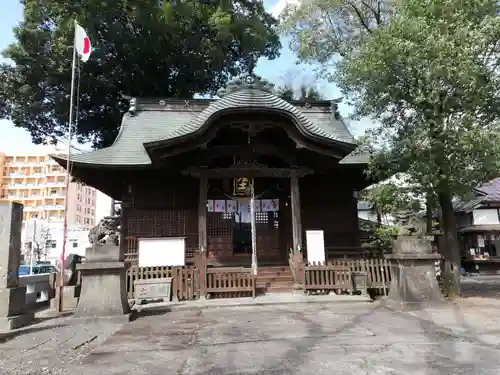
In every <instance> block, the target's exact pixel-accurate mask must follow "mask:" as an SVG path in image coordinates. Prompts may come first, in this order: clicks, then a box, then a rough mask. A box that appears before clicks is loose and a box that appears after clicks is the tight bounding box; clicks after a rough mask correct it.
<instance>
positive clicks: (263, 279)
mask: <svg viewBox="0 0 500 375" xmlns="http://www.w3.org/2000/svg"><path fill="white" fill-rule="evenodd" d="M292 286H293V275H292V271H290V266H288V265H286V266H262V267H259V271H258V273H257V279H256V288H257V293H260V294H261V293H282V292H290V291H291V290H292Z"/></svg>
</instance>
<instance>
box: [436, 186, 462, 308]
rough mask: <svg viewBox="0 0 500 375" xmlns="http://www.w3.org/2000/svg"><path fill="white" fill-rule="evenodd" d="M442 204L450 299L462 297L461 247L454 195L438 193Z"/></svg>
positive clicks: (446, 280)
mask: <svg viewBox="0 0 500 375" xmlns="http://www.w3.org/2000/svg"><path fill="white" fill-rule="evenodd" d="M437 196H438V200H439V205H440V206H441V213H442V214H441V217H442V223H441V225H442V226H441V228H442V231H443V242H444V251H443V254H444V257H445V261H444V270H443V280H444V288H445V292H446V294H447V296H448V298H450V299H455V298H458V297H460V248H459V245H458V235H457V225H456V221H455V212H454V209H453V202H452V195H451V194H450V193H449V191H441V192H438V194H437Z"/></svg>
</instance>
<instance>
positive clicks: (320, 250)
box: [306, 230, 325, 263]
mask: <svg viewBox="0 0 500 375" xmlns="http://www.w3.org/2000/svg"><path fill="white" fill-rule="evenodd" d="M306 246H307V261H308V262H309V263H312V262H321V263H323V262H324V261H325V239H324V237H323V231H322V230H306Z"/></svg>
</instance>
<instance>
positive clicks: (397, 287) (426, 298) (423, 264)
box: [384, 236, 445, 310]
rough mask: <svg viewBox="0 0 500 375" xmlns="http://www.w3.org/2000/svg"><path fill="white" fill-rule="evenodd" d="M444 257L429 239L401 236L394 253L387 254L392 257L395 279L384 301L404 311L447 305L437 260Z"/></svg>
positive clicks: (396, 241) (394, 246)
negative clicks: (435, 252) (440, 283)
mask: <svg viewBox="0 0 500 375" xmlns="http://www.w3.org/2000/svg"><path fill="white" fill-rule="evenodd" d="M440 257H441V256H440V255H439V254H433V253H432V246H431V242H430V241H429V240H426V239H424V238H420V237H416V236H401V237H399V238H397V239H396V240H395V241H394V243H393V247H392V254H390V255H387V258H388V259H392V265H391V271H392V280H391V286H390V289H389V296H388V297H387V299H385V300H384V304H385V305H386V306H387V307H391V308H397V309H403V310H406V309H420V308H424V307H429V306H433V305H438V304H444V303H445V299H444V297H443V294H442V293H441V289H440V288H439V284H438V282H437V279H436V273H435V269H434V261H436V260H437V259H440Z"/></svg>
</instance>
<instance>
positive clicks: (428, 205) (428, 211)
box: [425, 193, 434, 235]
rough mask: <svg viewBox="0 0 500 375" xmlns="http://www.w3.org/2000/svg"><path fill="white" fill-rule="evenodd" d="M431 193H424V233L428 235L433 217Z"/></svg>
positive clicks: (430, 232)
mask: <svg viewBox="0 0 500 375" xmlns="http://www.w3.org/2000/svg"><path fill="white" fill-rule="evenodd" d="M430 194H431V193H427V194H426V195H425V220H426V222H425V223H426V233H427V234H428V235H430V234H432V219H433V212H432V211H433V208H434V207H433V205H432V198H431V195H430Z"/></svg>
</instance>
